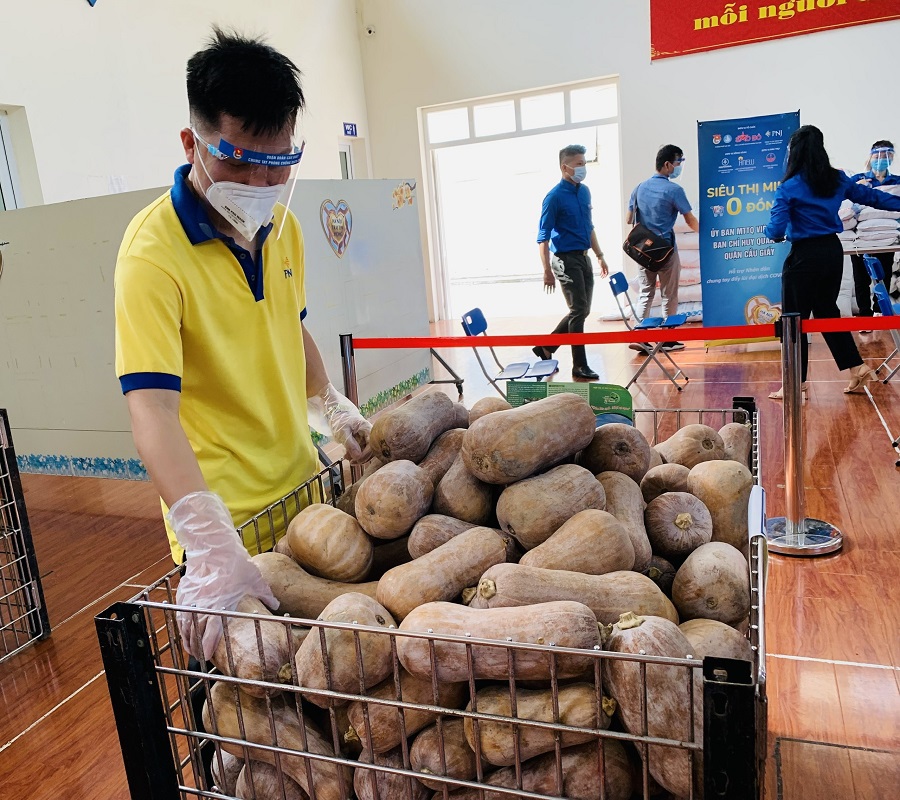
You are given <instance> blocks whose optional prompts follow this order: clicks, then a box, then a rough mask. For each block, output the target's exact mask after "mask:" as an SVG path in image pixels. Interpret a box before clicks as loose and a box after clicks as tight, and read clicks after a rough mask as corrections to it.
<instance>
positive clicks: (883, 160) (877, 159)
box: [871, 156, 891, 175]
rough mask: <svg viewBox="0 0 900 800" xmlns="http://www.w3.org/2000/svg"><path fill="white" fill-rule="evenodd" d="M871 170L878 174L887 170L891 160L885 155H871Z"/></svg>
mask: <svg viewBox="0 0 900 800" xmlns="http://www.w3.org/2000/svg"><path fill="white" fill-rule="evenodd" d="M871 164H872V172H875V173H877V174H879V175H881V174H884V173H886V172H887V171H888V169H889V168H890V166H891V160H890V159H889V158H888V157H887V156H872V161H871Z"/></svg>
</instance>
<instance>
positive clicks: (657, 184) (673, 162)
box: [625, 144, 700, 355]
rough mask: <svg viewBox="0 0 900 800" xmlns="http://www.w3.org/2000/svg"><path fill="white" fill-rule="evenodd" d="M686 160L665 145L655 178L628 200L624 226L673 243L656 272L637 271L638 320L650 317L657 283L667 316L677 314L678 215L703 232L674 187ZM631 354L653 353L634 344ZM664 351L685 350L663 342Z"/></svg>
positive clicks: (677, 150)
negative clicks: (644, 229)
mask: <svg viewBox="0 0 900 800" xmlns="http://www.w3.org/2000/svg"><path fill="white" fill-rule="evenodd" d="M684 162H685V157H684V153H683V152H682V150H681V148H680V147H677V146H676V145H674V144H667V145H664V146H663V147H661V148H660V149H659V152H658V153H657V154H656V174H655V175H653V176H651V177H650V178H648V179H647V180H645V181H643V182H641V183H639V184H638V185H637V186H636V187H635V188H634V191H633V192H632V193H631V197H630V198H629V200H628V213H627V214H626V216H625V222H627V223H628V224H629V225H634V224H635V223H636V222H640V223H642V224H643V225H645V226H646V227H647V228H649V229H650V230H651V231H653V233H655V234H656V235H657V236H661V237H663V238H664V239H668V240H669V241H670V242H671V243H672V255H671V256H670V257H669V259H668V261H666V263H665V264H664V265H663V266H662V268H661V269H659V270H658V271H657V272H653V271H651V270H649V269H644V268H643V267H641V268H640V269H639V271H638V286H639V289H640V291H639V294H638V299H637V303H636V306H635V313H636V314H637V316H638V319H640V320H644V319H646V318H647V317H648V316H649V314H650V306H651V305H653V298H654V297H656V282H657V281H659V291H660V294H661V295H662V299H663V310H664V311H665V315H666V316H667V317H668V316H671V315H672V314H675V313H676V312H677V311H678V281H679V280H680V279H681V259H680V258H679V256H678V248H677V247H676V245H675V230H674V229H675V221H676V220H677V219H678V215H679V214H682V215H683V216H684V221H685V222H686V223H687V224H688V226H689V227H690V229H691V230H692V231H694V232H695V233H697V232H699V230H700V221H699V220H698V219H697V218H696V217H695V216H694V215H693V213H692V212H691V204H690V202H688V199H687V195H686V194H685V192H684V189H683V188H681V186H679V185H678V184H677V183H674V181H676V180H677V179H678V178H679V177H681V170H682V169H683V167H684ZM628 346H629V347H630V348H631V349H632V350H637V351H638V352H639V353H643V354H645V355H646V354H647V353H649V352H650V351H651V350H652V347H651V346H650V345H649V344H642V343H634V344H630V345H628ZM662 349H663V350H683V349H684V344H682V343H681V342H664V343H663V346H662Z"/></svg>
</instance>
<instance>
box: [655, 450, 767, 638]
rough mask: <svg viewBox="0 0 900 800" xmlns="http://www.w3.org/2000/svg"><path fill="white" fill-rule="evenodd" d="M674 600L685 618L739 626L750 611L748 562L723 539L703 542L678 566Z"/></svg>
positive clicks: (673, 587)
mask: <svg viewBox="0 0 900 800" xmlns="http://www.w3.org/2000/svg"><path fill="white" fill-rule="evenodd" d="M731 463H734V462H731ZM672 601H673V602H674V603H675V607H676V608H677V609H678V613H679V614H680V615H681V618H682V619H683V620H689V619H696V618H697V617H702V618H703V619H715V620H718V621H719V622H724V623H725V624H726V625H737V624H738V623H740V622H742V621H743V620H744V619H746V617H747V616H748V615H749V614H750V570H749V567H748V565H747V561H746V560H745V559H744V557H743V556H742V555H741V553H740V552H739V551H738V550H735V549H734V548H733V547H732V546H731V545H728V544H725V543H724V542H710V543H709V544H704V545H701V546H700V547H698V548H697V549H696V550H694V552H693V553H691V554H690V555H689V556H688V557H687V559H685V562H684V564H682V565H681V566H680V567H679V568H678V572H677V573H676V574H675V582H674V583H673V584H672Z"/></svg>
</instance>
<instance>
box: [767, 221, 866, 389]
mask: <svg viewBox="0 0 900 800" xmlns="http://www.w3.org/2000/svg"><path fill="white" fill-rule="evenodd" d="M843 271H844V250H843V248H842V247H841V241H840V239H838V237H837V234H829V235H828V236H816V237H814V238H812V239H800V240H799V241H796V242H794V243H793V244H792V245H791V252H790V253H788V257H787V258H786V259H785V260H784V271H783V272H782V275H781V298H782V300H781V305H782V309H783V310H784V311H786V312H788V311H791V312H793V311H795V312H798V313H799V314H800V318H801V319H809V318H810V316H813V317H815V318H816V319H834V318H836V317H840V315H841V312H840V311H839V310H838V306H837V298H838V294H839V293H840V290H841V275H842V273H843ZM822 335H823V336H824V337H825V344H827V345H828V349H829V350H831V355H832V357H833V358H834V360H835V362H836V363H837V366H838V369H842V370H843V369H850V368H851V367H857V366H859V365H860V364H862V363H863V360H862V358H861V357H860V355H859V350H857V349H856V342H855V341H853V334H852V333H849V332H843V333H823V334H822ZM800 360H801V369H802V380H804V381H805V380H806V373H807V370H808V367H809V344H808V343H807V337H806V335H805V334H804V335H803V336H801V337H800Z"/></svg>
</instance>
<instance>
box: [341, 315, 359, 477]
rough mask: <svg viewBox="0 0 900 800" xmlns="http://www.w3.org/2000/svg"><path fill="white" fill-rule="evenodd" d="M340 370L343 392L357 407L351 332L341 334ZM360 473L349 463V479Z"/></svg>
mask: <svg viewBox="0 0 900 800" xmlns="http://www.w3.org/2000/svg"><path fill="white" fill-rule="evenodd" d="M340 336H341V372H342V373H343V375H344V394H345V395H347V399H348V400H349V401H350V402H351V403H353V404H354V405H355V406H356V407H357V408H358V407H359V387H358V386H357V385H356V356H355V355H354V352H353V334H352V333H342V334H341V335H340ZM360 475H362V469H360V468H359V467H357V466H354V465H353V464H351V465H350V479H351V480H352V481H356V480H358V479H359V476H360Z"/></svg>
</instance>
